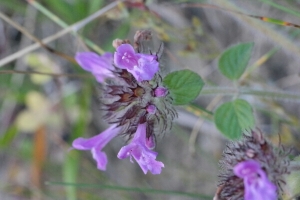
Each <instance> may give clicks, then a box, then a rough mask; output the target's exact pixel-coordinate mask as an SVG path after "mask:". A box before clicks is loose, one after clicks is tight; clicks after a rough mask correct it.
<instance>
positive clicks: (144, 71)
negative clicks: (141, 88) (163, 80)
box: [127, 54, 159, 81]
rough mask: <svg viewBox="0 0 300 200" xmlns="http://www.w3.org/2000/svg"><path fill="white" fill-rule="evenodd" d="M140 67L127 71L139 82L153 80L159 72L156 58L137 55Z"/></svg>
mask: <svg viewBox="0 0 300 200" xmlns="http://www.w3.org/2000/svg"><path fill="white" fill-rule="evenodd" d="M137 57H138V65H136V66H134V68H133V69H127V70H128V71H129V72H130V73H131V74H132V75H133V76H134V77H135V78H136V80H137V81H144V80H151V79H152V78H153V77H154V75H155V73H156V72H157V71H158V70H159V63H158V62H157V60H156V56H153V55H146V54H137Z"/></svg>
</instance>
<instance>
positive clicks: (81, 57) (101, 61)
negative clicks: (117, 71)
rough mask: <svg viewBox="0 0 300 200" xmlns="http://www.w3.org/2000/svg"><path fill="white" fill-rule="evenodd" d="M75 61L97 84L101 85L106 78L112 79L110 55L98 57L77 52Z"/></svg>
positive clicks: (94, 54) (111, 56)
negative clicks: (89, 73)
mask: <svg viewBox="0 0 300 200" xmlns="http://www.w3.org/2000/svg"><path fill="white" fill-rule="evenodd" d="M75 59H76V61H77V62H78V64H79V65H80V66H81V67H82V68H83V69H84V70H86V71H89V72H91V73H92V74H93V75H94V76H95V77H96V79H97V81H98V82H99V83H103V82H104V80H105V79H106V78H108V77H112V78H113V77H114V74H113V72H112V71H113V70H114V66H113V54H112V53H105V54H103V55H102V56H99V55H97V54H96V53H93V52H79V53H77V54H76V56H75Z"/></svg>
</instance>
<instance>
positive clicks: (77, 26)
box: [0, 0, 124, 67]
mask: <svg viewBox="0 0 300 200" xmlns="http://www.w3.org/2000/svg"><path fill="white" fill-rule="evenodd" d="M123 1H124V0H119V1H115V2H113V3H111V4H109V5H107V6H105V7H104V8H102V9H101V10H99V11H97V12H95V13H94V14H92V15H90V16H89V17H87V18H85V19H83V20H81V21H79V22H76V23H75V24H73V25H71V26H68V27H67V28H65V29H63V30H62V31H60V32H58V33H56V34H54V35H52V36H49V37H47V38H45V39H43V40H41V41H42V43H43V44H48V43H49V42H52V41H54V40H56V39H58V38H60V37H62V36H64V35H66V34H67V33H70V32H72V31H78V30H79V29H81V28H83V27H84V26H85V25H86V24H88V23H89V22H91V21H92V20H94V19H96V18H97V17H99V16H101V15H103V14H105V13H106V12H108V11H109V10H111V9H113V8H114V7H116V6H117V5H118V4H119V3H120V2H123ZM39 47H41V44H39V43H35V44H33V45H31V46H28V47H26V48H24V49H22V50H20V51H18V52H16V53H14V54H11V55H9V56H7V57H5V58H3V59H2V60H0V67H2V66H4V65H6V64H7V63H10V62H12V61H14V60H15V59H18V58H19V57H21V56H23V55H25V54H27V53H29V52H31V51H34V50H36V49H38V48H39Z"/></svg>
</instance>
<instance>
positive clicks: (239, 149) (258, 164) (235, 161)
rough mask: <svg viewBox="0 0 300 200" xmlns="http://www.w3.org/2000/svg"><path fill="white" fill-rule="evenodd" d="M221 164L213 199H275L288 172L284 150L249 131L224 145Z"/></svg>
mask: <svg viewBox="0 0 300 200" xmlns="http://www.w3.org/2000/svg"><path fill="white" fill-rule="evenodd" d="M220 165H221V174H220V175H219V178H220V179H219V187H218V191H217V192H216V195H215V197H214V200H229V199H230V200H242V199H244V197H245V200H252V199H255V200H256V199H259V198H258V197H259V196H260V195H264V196H260V197H261V198H262V199H264V198H263V197H266V198H265V199H274V198H275V197H276V195H278V194H280V192H281V191H282V184H284V183H285V182H284V175H285V174H288V173H289V160H288V159H287V156H286V153H285V152H284V151H283V148H276V147H274V146H273V145H272V144H271V143H270V142H269V141H268V140H267V139H266V138H265V137H264V135H263V134H262V132H261V131H260V130H256V131H251V134H250V135H244V137H243V140H241V141H236V142H232V143H230V144H229V145H227V148H226V149H225V150H224V152H223V158H222V159H221V161H220ZM276 188H277V189H276ZM261 190H264V191H265V194H262V193H263V192H261ZM274 195H275V197H274ZM246 197H247V199H246ZM273 197H274V198H273Z"/></svg>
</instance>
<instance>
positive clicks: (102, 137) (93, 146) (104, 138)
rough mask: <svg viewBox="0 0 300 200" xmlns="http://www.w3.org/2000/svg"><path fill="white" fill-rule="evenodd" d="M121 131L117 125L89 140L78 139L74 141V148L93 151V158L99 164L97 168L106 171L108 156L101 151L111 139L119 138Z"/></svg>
mask: <svg viewBox="0 0 300 200" xmlns="http://www.w3.org/2000/svg"><path fill="white" fill-rule="evenodd" d="M119 130H120V128H118V127H116V125H112V126H111V127H109V128H108V129H106V130H105V131H103V132H102V133H99V134H98V135H96V136H94V137H91V138H89V139H85V138H77V139H76V140H74V141H73V144H72V146H73V148H75V149H78V150H91V152H92V154H93V158H94V160H96V162H97V168H98V169H100V170H106V164H107V156H106V154H105V153H104V152H102V151H101V150H102V149H103V148H104V146H105V145H106V144H107V143H108V142H109V141H110V140H111V139H113V138H114V137H115V136H117V134H118V132H119Z"/></svg>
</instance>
